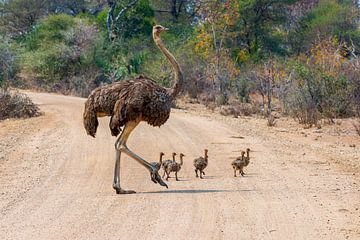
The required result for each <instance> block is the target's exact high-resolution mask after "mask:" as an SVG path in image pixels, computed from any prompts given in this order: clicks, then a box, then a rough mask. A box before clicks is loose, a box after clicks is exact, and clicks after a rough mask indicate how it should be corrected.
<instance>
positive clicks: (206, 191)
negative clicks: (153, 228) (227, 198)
mask: <svg viewBox="0 0 360 240" xmlns="http://www.w3.org/2000/svg"><path fill="white" fill-rule="evenodd" d="M252 191H255V190H254V189H244V190H220V189H198V190H193V189H184V190H164V191H153V192H139V193H140V194H152V193H193V194H194V193H230V192H252Z"/></svg>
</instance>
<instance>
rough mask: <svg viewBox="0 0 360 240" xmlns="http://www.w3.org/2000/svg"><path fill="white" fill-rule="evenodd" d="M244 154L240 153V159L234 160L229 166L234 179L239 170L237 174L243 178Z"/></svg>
mask: <svg viewBox="0 0 360 240" xmlns="http://www.w3.org/2000/svg"><path fill="white" fill-rule="evenodd" d="M244 155H245V152H244V151H241V157H238V158H236V159H235V160H234V161H233V162H232V163H231V166H232V167H233V169H234V177H236V171H237V170H239V173H240V174H241V176H244V173H243V168H244V165H245V159H244Z"/></svg>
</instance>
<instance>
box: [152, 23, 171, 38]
mask: <svg viewBox="0 0 360 240" xmlns="http://www.w3.org/2000/svg"><path fill="white" fill-rule="evenodd" d="M168 30H169V29H168V28H166V27H163V26H161V25H155V26H154V27H153V35H154V36H159V35H160V33H162V32H165V31H168Z"/></svg>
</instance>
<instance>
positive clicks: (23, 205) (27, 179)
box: [0, 93, 360, 240]
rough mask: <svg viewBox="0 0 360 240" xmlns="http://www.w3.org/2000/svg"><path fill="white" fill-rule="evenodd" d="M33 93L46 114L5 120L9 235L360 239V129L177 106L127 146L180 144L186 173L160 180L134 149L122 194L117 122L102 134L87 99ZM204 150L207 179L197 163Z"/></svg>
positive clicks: (3, 211) (3, 196) (3, 185)
mask: <svg viewBox="0 0 360 240" xmlns="http://www.w3.org/2000/svg"><path fill="white" fill-rule="evenodd" d="M29 95H30V96H31V98H32V99H33V100H34V101H35V102H36V103H38V104H39V105H40V107H41V110H42V111H43V112H44V113H45V114H44V115H43V116H41V117H38V118H33V119H28V120H9V121H3V122H0V139H1V141H0V215H1V218H0V236H1V237H0V238H1V239H277V240H279V239H360V209H359V208H360V172H359V167H358V166H359V165H358V163H359V162H360V159H359V158H358V157H359V156H360V140H359V138H357V139H356V138H352V139H353V140H351V141H354V143H355V144H356V147H349V146H348V145H347V144H346V145H343V144H340V143H339V145H337V144H336V141H340V142H341V141H342V140H341V139H340V138H337V139H338V140H334V141H330V140H328V141H325V140H324V141H322V139H320V140H318V139H315V140H314V138H315V137H317V135H316V134H318V135H319V134H320V133H314V131H313V130H304V131H305V133H303V132H302V133H298V132H291V131H290V130H287V129H283V128H281V127H275V128H273V129H269V128H267V127H266V126H265V124H263V122H261V121H262V120H252V119H250V118H244V119H232V118H222V117H220V116H216V117H212V116H211V114H199V113H198V112H194V111H185V110H173V112H172V115H171V117H170V119H169V121H168V122H167V123H166V124H165V125H164V126H162V127H161V128H153V127H151V126H148V125H146V124H145V123H144V124H141V125H140V126H139V127H138V128H137V129H136V130H135V131H134V133H133V134H132V136H131V137H130V140H129V143H128V146H129V147H130V148H131V149H132V150H134V151H135V152H136V153H138V154H139V155H140V156H143V157H144V158H146V159H148V160H149V161H157V160H158V157H159V156H158V154H159V152H160V151H163V152H165V153H166V154H167V155H166V156H165V157H167V158H170V154H171V153H172V152H173V151H176V152H178V153H180V152H183V153H184V154H185V155H186V157H185V158H184V161H185V163H184V166H183V169H182V170H181V172H180V173H179V177H180V181H178V182H176V181H175V180H174V178H171V179H170V180H169V182H168V185H169V189H165V188H163V187H161V186H160V185H155V184H154V183H153V182H151V180H150V175H149V173H148V172H147V171H146V170H145V169H144V168H143V167H142V166H141V165H139V164H138V163H137V162H135V161H134V160H132V159H130V158H128V157H125V158H124V160H123V161H122V167H121V173H122V176H121V178H122V186H123V187H124V188H126V189H133V190H136V191H137V194H134V195H116V194H115V192H114V190H113V189H112V177H113V167H114V147H113V143H114V140H115V138H113V137H111V136H110V131H109V128H108V119H107V118H104V119H102V120H101V121H100V127H99V129H98V134H97V138H96V139H93V138H91V137H89V136H87V135H86V133H85V130H84V128H83V126H82V111H83V102H84V99H81V98H74V97H64V96H60V95H51V94H41V93H29ZM260 122H261V124H260ZM306 131H307V132H306ZM303 135H306V136H303ZM315 135H316V136H315ZM329 139H330V138H329ZM339 139H340V140H339ZM247 147H250V148H251V149H252V150H253V152H252V155H251V163H250V165H249V166H248V167H247V168H246V169H245V173H246V176H245V177H237V178H234V177H233V171H232V169H231V166H230V163H231V161H232V159H233V158H234V157H235V156H238V155H239V151H240V150H242V149H245V148H247ZM204 148H208V149H209V156H210V159H209V166H208V168H207V169H206V178H205V179H203V180H200V179H196V178H195V173H194V169H193V166H192V161H193V159H194V158H195V157H197V156H200V155H201V154H203V149H204Z"/></svg>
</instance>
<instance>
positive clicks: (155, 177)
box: [150, 170, 168, 188]
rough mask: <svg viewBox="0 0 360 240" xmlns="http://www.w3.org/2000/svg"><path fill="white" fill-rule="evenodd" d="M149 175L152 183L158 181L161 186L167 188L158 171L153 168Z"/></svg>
mask: <svg viewBox="0 0 360 240" xmlns="http://www.w3.org/2000/svg"><path fill="white" fill-rule="evenodd" d="M150 177H151V181H153V182H154V183H159V184H160V185H161V186H164V187H166V188H168V185H167V184H166V183H165V182H164V181H163V180H162V179H161V177H160V175H159V173H158V171H156V170H153V171H152V172H150Z"/></svg>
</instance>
